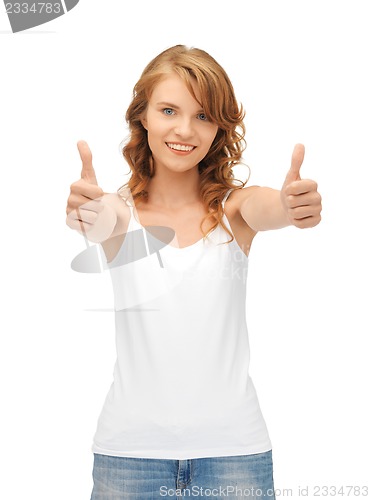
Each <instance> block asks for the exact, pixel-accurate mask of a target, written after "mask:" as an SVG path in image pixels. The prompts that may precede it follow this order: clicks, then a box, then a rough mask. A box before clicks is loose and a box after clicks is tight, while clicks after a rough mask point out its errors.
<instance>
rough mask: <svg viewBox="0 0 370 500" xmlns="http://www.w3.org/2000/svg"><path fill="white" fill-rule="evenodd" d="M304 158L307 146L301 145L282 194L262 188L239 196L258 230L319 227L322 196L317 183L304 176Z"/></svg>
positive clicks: (243, 212)
mask: <svg viewBox="0 0 370 500" xmlns="http://www.w3.org/2000/svg"><path fill="white" fill-rule="evenodd" d="M303 158H304V146H303V145H302V144H297V145H296V146H295V148H294V151H293V155H292V162H291V167H290V169H289V171H288V174H287V176H286V178H285V181H284V184H283V186H282V188H281V191H279V190H276V189H271V188H268V187H260V186H251V187H249V188H246V189H243V190H242V191H243V192H244V193H243V195H242V196H240V197H239V201H238V204H239V211H240V214H241V216H242V217H243V219H244V220H245V222H246V223H247V224H248V226H249V227H251V228H252V229H253V230H254V231H267V230H269V229H280V228H282V227H286V226H290V225H293V226H296V227H298V228H301V229H303V228H308V227H314V226H316V225H317V224H319V222H320V220H321V215H320V213H321V210H322V206H321V196H320V194H319V193H318V191H317V183H316V182H315V181H313V180H310V179H301V177H300V168H301V165H302V162H303Z"/></svg>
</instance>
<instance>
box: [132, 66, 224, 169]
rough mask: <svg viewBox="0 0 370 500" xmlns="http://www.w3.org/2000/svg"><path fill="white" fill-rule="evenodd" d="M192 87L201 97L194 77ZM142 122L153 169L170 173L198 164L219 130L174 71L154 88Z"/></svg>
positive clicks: (198, 96) (198, 97)
mask: <svg viewBox="0 0 370 500" xmlns="http://www.w3.org/2000/svg"><path fill="white" fill-rule="evenodd" d="M193 88H194V91H195V95H196V96H197V99H199V100H200V95H199V89H198V85H197V83H196V81H195V80H194V84H193ZM142 124H143V126H144V127H145V128H146V130H147V131H148V143H149V147H150V149H151V151H152V155H153V159H154V165H155V168H156V169H168V170H171V171H173V172H185V171H186V170H189V169H192V168H194V167H195V166H197V165H198V163H199V162H200V161H201V160H202V159H203V158H204V157H205V156H206V155H207V153H208V151H209V148H210V147H211V145H212V142H213V140H214V138H215V136H216V134H217V130H218V127H217V125H215V124H214V123H211V122H210V121H209V120H208V119H207V117H206V116H205V114H204V112H203V110H202V108H201V106H200V105H199V103H198V102H197V101H196V100H195V99H194V97H193V96H192V95H191V93H190V92H189V90H188V89H187V87H186V85H185V83H184V82H183V80H182V79H181V78H180V77H179V76H178V75H176V74H175V73H172V74H170V75H168V76H166V77H165V78H164V79H163V80H161V81H160V82H159V83H158V84H157V86H156V87H155V88H154V90H153V93H152V95H151V98H150V100H149V103H148V107H147V110H146V113H145V116H144V118H143V119H142Z"/></svg>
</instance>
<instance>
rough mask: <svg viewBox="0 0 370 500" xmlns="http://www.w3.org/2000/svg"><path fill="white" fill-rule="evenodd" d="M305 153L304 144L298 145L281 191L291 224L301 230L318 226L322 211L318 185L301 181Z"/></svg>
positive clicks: (306, 180) (308, 181)
mask: <svg viewBox="0 0 370 500" xmlns="http://www.w3.org/2000/svg"><path fill="white" fill-rule="evenodd" d="M304 152H305V149H304V146H303V144H296V146H295V147H294V150H293V154H292V161H291V166H290V169H289V171H288V173H287V176H286V178H285V181H284V184H283V187H282V189H281V191H280V197H281V203H282V205H283V208H284V211H285V213H286V215H287V217H288V220H289V222H290V223H291V224H292V225H293V226H296V227H298V228H300V229H303V228H308V227H314V226H316V225H317V224H318V223H319V222H320V220H321V215H320V213H321V210H322V207H321V196H320V194H319V193H318V191H317V183H316V182H315V181H313V180H310V179H301V175H300V169H301V166H302V163H303V159H304Z"/></svg>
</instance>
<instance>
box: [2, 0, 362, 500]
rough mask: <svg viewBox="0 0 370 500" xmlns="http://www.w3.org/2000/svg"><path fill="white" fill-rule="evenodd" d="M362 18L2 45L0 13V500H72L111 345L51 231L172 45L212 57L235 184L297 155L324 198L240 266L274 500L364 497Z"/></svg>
mask: <svg viewBox="0 0 370 500" xmlns="http://www.w3.org/2000/svg"><path fill="white" fill-rule="evenodd" d="M367 8H368V2H367V1H359V0H353V1H351V2H349V1H347V2H343V1H327V0H322V1H312V0H310V1H300V0H295V1H288V0H280V1H278V2H275V1H273V0H271V1H264V0H262V1H258V2H257V1H252V0H234V1H233V2H225V1H215V0H212V1H199V0H197V1H194V0H188V1H187V2H182V3H179V2H173V1H163V0H156V1H155V2H152V1H147V2H122V1H119V0H116V1H103V0H101V1H97V0H88V1H87V0H85V1H84V0H81V1H80V3H79V4H78V5H77V6H76V7H75V8H74V9H73V10H72V11H71V12H70V13H68V14H67V15H65V16H63V17H61V18H59V19H57V20H55V21H52V22H50V23H48V24H45V25H43V26H39V27H37V28H34V29H33V30H29V31H28V32H24V33H18V34H12V33H11V31H10V25H9V22H8V19H7V17H6V15H5V13H4V9H2V8H1V15H0V31H1V33H0V52H1V78H0V103H1V105H0V109H1V111H0V124H1V146H0V165H1V197H0V200H1V207H2V216H1V221H2V223H1V238H2V244H1V262H2V270H1V288H2V299H1V300H2V302H1V345H0V356H1V358H0V370H1V407H2V410H1V413H0V419H1V425H0V443H1V448H0V460H1V469H0V471H1V477H2V479H1V484H0V490H1V497H2V498H4V499H6V500H13V499H14V500H16V499H17V500H18V499H20V498H28V497H32V498H37V499H38V500H51V499H52V500H65V499H67V498H68V500H83V499H86V500H87V499H89V498H90V493H91V488H92V479H91V471H92V459H93V455H92V453H91V451H90V448H91V443H92V437H93V434H94V432H95V428H96V422H97V418H98V415H99V413H100V410H101V407H102V404H103V402H104V398H105V395H106V392H107V391H108V389H109V386H110V383H111V381H112V373H113V365H114V361H115V351H114V349H115V345H114V324H113V316H112V313H111V312H109V311H108V309H109V308H111V307H112V302H111V299H112V295H111V290H110V282H109V277H108V276H107V275H106V274H101V275H83V274H78V273H74V272H73V271H72V270H71V268H70V262H71V260H72V258H73V257H74V256H75V255H76V254H77V253H79V252H80V251H82V250H83V248H84V241H83V239H82V238H81V237H80V236H79V235H77V234H75V233H73V232H72V231H71V230H69V229H68V228H67V226H66V225H65V205H66V200H67V196H68V194H69V185H70V184H71V183H72V182H73V181H74V180H77V178H78V177H79V174H80V167H81V166H80V160H79V156H78V151H77V148H76V142H77V141H78V140H79V139H85V140H87V141H88V143H89V144H90V147H91V149H92V151H93V155H94V165H95V168H96V172H97V177H98V180H99V182H100V185H101V186H102V187H103V188H104V190H105V191H115V190H116V189H117V187H119V186H120V185H122V184H123V183H124V182H125V181H126V177H125V174H126V173H127V171H128V167H127V166H126V165H125V164H124V162H123V159H122V158H121V157H120V154H119V149H118V146H119V143H120V142H121V140H122V139H124V138H125V137H126V134H127V129H126V124H125V121H124V114H125V111H126V108H127V105H128V103H129V101H130V98H131V91H132V87H133V85H134V83H135V82H136V81H137V79H138V77H139V75H140V73H141V71H142V70H143V68H144V66H145V65H146V64H147V63H148V62H149V60H151V59H152V58H153V57H154V56H155V55H157V53H159V52H160V51H162V50H164V49H165V48H167V47H169V46H171V45H175V44H178V43H183V44H186V45H191V46H197V47H200V48H203V49H204V50H207V51H208V52H210V53H211V54H212V55H213V56H214V57H215V58H216V59H217V60H218V61H219V62H220V63H221V64H222V65H223V66H224V68H225V69H226V71H227V72H228V74H229V76H230V78H231V80H232V81H233V83H234V87H235V91H236V94H237V98H238V100H239V101H241V102H242V103H243V105H244V107H245V109H246V112H247V116H246V126H247V142H248V148H247V150H246V153H245V161H246V163H248V164H249V166H250V167H251V170H252V175H251V179H250V184H260V185H269V186H271V187H274V188H280V186H281V184H282V182H283V180H284V177H285V175H286V172H287V169H288V168H289V164H290V156H291V152H292V149H293V146H294V144H295V143H297V142H302V143H304V144H305V146H306V158H305V161H304V164H303V167H302V176H303V177H308V178H313V179H315V180H317V182H318V184H319V190H320V192H321V194H322V197H323V213H322V215H323V219H322V223H321V224H320V225H319V226H318V227H316V228H314V229H310V230H305V231H300V230H298V229H294V228H286V229H283V230H280V231H274V232H269V233H263V234H260V235H258V236H257V238H256V239H255V242H254V244H253V248H252V251H251V254H250V274H249V282H248V326H249V331H250V343H251V350H252V357H251V375H252V377H253V380H254V383H255V385H256V388H257V392H258V394H259V399H260V404H261V407H262V410H263V413H264V416H265V419H266V422H267V425H268V428H269V431H270V436H271V440H272V442H273V453H274V475H275V486H276V488H277V490H280V489H281V490H282V489H291V490H293V495H290V496H291V497H292V496H293V498H298V497H299V496H301V495H299V488H306V487H307V488H308V492H309V494H308V496H306V498H310V499H313V498H317V496H314V487H315V486H316V485H317V486H324V485H327V486H335V487H336V488H339V487H340V486H342V485H343V486H347V485H359V486H362V485H366V484H367V485H369V470H370V467H369V459H368V447H369V432H368V423H369V421H370V415H369V405H368V399H369V363H368V358H369V341H368V336H369V334H370V328H369V318H368V313H369V278H370V276H369V265H368V253H369V244H368V241H369V238H368V234H367V233H368V230H369V224H368V213H369V209H368V202H367V194H368V183H369V168H370V162H369V146H368V145H369V133H370V128H369V116H370V99H369V88H370V77H369V75H370V73H369V71H368V66H369V47H370V30H369V14H368V10H367ZM236 173H238V172H236ZM240 175H241V176H242V177H243V176H244V175H245V170H244V169H243V170H241V172H240ZM90 309H100V311H90ZM190 369H191V367H189V370H190ZM182 404H186V402H183V401H182V400H181V399H180V400H179V402H178V405H179V408H181V405H182ZM346 491H347V490H346ZM278 495H279V492H278ZM320 495H321V496H323V495H324V494H323V492H322V491H321V493H320V492H319V495H318V496H320ZM279 496H280V498H283V497H284V496H288V494H287V493H285V495H284V494H283V492H281V493H280V495H279ZM332 498H333V496H332ZM334 498H359V497H358V496H354V495H350V496H346V495H345V496H344V497H341V496H340V495H337V496H334Z"/></svg>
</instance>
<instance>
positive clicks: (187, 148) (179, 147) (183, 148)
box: [167, 142, 194, 151]
mask: <svg viewBox="0 0 370 500" xmlns="http://www.w3.org/2000/svg"><path fill="white" fill-rule="evenodd" d="M167 146H168V147H170V148H171V149H176V150H177V151H191V150H192V149H194V146H183V145H182V144H171V143H169V142H168V143H167Z"/></svg>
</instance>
